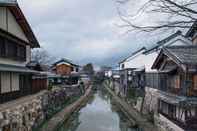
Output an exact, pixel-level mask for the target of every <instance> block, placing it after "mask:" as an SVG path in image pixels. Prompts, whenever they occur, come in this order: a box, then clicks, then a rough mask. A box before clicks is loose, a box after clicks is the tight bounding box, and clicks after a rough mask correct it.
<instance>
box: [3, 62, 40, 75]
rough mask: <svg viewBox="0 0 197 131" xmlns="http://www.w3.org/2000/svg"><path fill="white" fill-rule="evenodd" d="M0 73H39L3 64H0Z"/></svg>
mask: <svg viewBox="0 0 197 131" xmlns="http://www.w3.org/2000/svg"><path fill="white" fill-rule="evenodd" d="M0 71H1V72H15V73H28V74H36V73H39V72H38V71H35V70H31V69H29V68H27V67H23V66H15V65H5V64H0Z"/></svg>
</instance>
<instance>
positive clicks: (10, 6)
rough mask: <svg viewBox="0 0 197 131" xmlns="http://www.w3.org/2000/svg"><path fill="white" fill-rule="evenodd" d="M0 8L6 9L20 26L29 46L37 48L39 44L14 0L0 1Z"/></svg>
mask: <svg viewBox="0 0 197 131" xmlns="http://www.w3.org/2000/svg"><path fill="white" fill-rule="evenodd" d="M0 7H7V8H8V9H9V10H10V11H11V13H12V14H13V16H14V17H15V19H16V21H17V23H18V24H19V25H20V27H21V29H22V30H23V32H24V34H25V36H26V37H27V39H28V40H29V45H30V46H31V47H32V48H39V47H40V45H39V42H38V40H37V38H36V37H35V35H34V33H33V31H32V29H31V26H30V25H29V23H28V22H27V19H26V18H25V16H24V14H23V12H22V10H21V9H20V7H19V5H18V3H17V1H16V0H8V1H5V0H0Z"/></svg>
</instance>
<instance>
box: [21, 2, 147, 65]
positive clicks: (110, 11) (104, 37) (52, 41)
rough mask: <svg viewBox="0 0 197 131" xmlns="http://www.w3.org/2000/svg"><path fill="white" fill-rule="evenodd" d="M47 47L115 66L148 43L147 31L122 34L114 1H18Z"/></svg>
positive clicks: (57, 52)
mask: <svg viewBox="0 0 197 131" xmlns="http://www.w3.org/2000/svg"><path fill="white" fill-rule="evenodd" d="M18 2H19V4H20V6H21V8H22V10H23V11H24V13H25V15H26V17H27V19H28V20H29V22H30V24H31V25H32V28H33V30H34V32H35V34H36V36H37V37H38V39H39V42H40V44H41V46H42V47H43V48H45V49H46V50H48V51H49V52H50V53H51V54H52V55H54V56H55V57H57V58H62V57H65V58H69V59H72V60H73V61H76V62H78V63H80V64H85V63H87V62H93V63H94V64H97V65H103V64H105V65H115V64H116V63H117V62H118V61H119V60H121V59H122V58H123V57H125V56H127V55H129V54H130V53H131V52H133V51H134V50H135V49H136V48H139V47H141V46H142V45H144V44H147V43H148V42H149V41H146V39H147V38H145V37H148V36H146V35H144V34H143V37H142V36H141V34H129V35H125V36H123V35H120V32H122V30H121V29H119V28H118V27H117V26H116V25H115V24H117V22H118V16H117V11H116V5H115V3H114V1H113V0H70V1H69V0H32V1H27V0H18Z"/></svg>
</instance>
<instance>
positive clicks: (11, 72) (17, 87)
mask: <svg viewBox="0 0 197 131" xmlns="http://www.w3.org/2000/svg"><path fill="white" fill-rule="evenodd" d="M38 47H39V43H38V41H37V39H36V37H35V35H34V33H33V31H32V29H31V27H30V25H29V24H28V22H27V20H26V18H25V16H24V14H23V12H22V11H21V9H20V7H19V5H18V4H17V2H16V1H13V0H12V1H9V0H8V1H5V2H4V1H1V2H0V103H2V102H5V101H9V100H12V99H15V98H17V97H20V96H24V95H28V94H31V93H32V86H31V81H32V75H33V74H34V73H36V71H33V70H31V69H28V68H27V67H26V64H27V63H29V62H30V59H31V48H38Z"/></svg>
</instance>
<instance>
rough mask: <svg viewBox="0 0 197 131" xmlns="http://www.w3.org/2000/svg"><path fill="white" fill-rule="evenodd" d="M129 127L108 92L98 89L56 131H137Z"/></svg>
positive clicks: (125, 118) (128, 123)
mask: <svg viewBox="0 0 197 131" xmlns="http://www.w3.org/2000/svg"><path fill="white" fill-rule="evenodd" d="M130 125H131V123H130V122H129V120H128V119H127V117H126V116H124V114H123V113H122V112H121V111H120V109H119V107H118V106H117V105H116V102H115V101H114V100H113V98H112V97H111V96H110V95H109V94H108V92H107V91H106V90H104V89H100V90H98V91H96V92H95V93H94V95H93V96H92V98H91V99H90V101H89V102H88V103H87V104H86V106H84V107H83V108H82V109H81V110H80V111H78V112H76V113H74V114H73V116H72V117H71V118H70V119H69V120H67V121H66V122H65V123H64V124H63V125H61V127H60V128H59V130H58V131H139V130H138V129H136V128H132V127H131V126H130Z"/></svg>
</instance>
